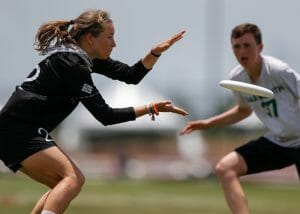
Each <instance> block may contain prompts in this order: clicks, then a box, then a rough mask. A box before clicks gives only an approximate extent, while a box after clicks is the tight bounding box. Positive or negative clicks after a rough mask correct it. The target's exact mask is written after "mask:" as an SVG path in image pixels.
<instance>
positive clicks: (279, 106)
mask: <svg viewBox="0 0 300 214" xmlns="http://www.w3.org/2000/svg"><path fill="white" fill-rule="evenodd" d="M262 59H263V63H262V68H261V74H260V77H259V80H258V82H256V83H255V84H256V85H258V86H262V87H265V88H268V89H270V90H272V91H273V92H274V95H275V96H274V97H273V98H264V97H260V96H256V95H248V94H245V93H240V92H234V94H235V96H236V98H237V102H238V104H239V105H241V106H249V107H250V108H251V109H252V110H253V111H254V112H255V114H256V115H257V117H258V118H259V119H260V120H261V121H262V122H263V123H264V125H265V126H266V127H267V129H268V131H267V133H266V134H265V135H264V137H266V138H267V139H269V140H271V141H272V142H274V143H276V144H278V145H281V146H284V147H300V107H299V97H300V74H299V73H297V72H296V71H294V70H293V69H292V68H290V67H289V66H288V65H287V64H286V63H284V62H282V61H280V60H279V59H276V58H274V57H270V56H262ZM230 79H232V80H236V81H242V82H246V83H252V82H251V80H250V78H249V76H248V74H247V72H246V70H245V69H244V68H243V67H242V66H240V65H239V66H237V67H236V68H234V69H233V70H232V71H231V72H230ZM252 84H253V83H252Z"/></svg>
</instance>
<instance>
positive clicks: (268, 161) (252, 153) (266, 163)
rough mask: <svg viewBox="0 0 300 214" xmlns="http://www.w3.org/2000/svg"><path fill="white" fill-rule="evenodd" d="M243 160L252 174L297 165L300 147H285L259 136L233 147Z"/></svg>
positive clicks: (299, 160) (299, 159) (248, 172)
mask: <svg viewBox="0 0 300 214" xmlns="http://www.w3.org/2000/svg"><path fill="white" fill-rule="evenodd" d="M235 151H236V152H237V153H239V154H240V155H241V156H242V157H243V158H244V160H245V162H246V164H247V167H248V170H247V173H246V174H253V173H258V172H264V171H269V170H275V169H282V168H284V167H287V166H290V165H292V164H296V165H299V162H300V148H286V147H282V146H279V145H277V144H275V143H272V142H271V141H270V140H268V139H266V138H264V137H261V138H258V139H256V140H253V141H250V142H249V143H247V144H245V145H242V146H240V147H238V148H236V149H235Z"/></svg>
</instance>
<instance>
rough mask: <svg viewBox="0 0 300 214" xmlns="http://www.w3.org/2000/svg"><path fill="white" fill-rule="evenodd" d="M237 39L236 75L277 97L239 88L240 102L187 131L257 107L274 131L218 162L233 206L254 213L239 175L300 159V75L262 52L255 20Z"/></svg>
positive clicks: (235, 118) (237, 31) (235, 33)
mask: <svg viewBox="0 0 300 214" xmlns="http://www.w3.org/2000/svg"><path fill="white" fill-rule="evenodd" d="M231 44H232V49H233V52H234V55H235V57H236V59H237V61H238V62H239V64H240V65H239V66H237V67H236V68H234V69H233V70H232V71H231V73H230V79H232V80H237V81H242V82H246V83H252V84H256V85H259V86H263V87H266V88H269V89H271V90H272V91H273V92H274V94H275V96H274V97H273V98H264V97H260V96H255V95H248V94H244V93H239V92H234V94H235V96H236V98H237V99H236V100H237V102H236V105H235V106H234V107H233V108H231V109H229V110H227V111H225V112H223V113H221V114H219V115H216V116H213V117H211V118H208V119H203V120H196V121H191V122H189V123H188V124H187V125H186V126H185V127H184V128H183V129H182V130H181V134H188V133H191V132H192V131H194V130H199V129H208V128H211V127H215V126H220V125H229V124H234V123H237V122H239V121H241V120H243V119H245V118H246V117H248V116H249V115H250V114H251V113H252V112H254V113H255V114H256V115H257V116H258V118H259V119H260V120H261V121H262V122H263V123H264V125H265V126H266V127H267V129H268V131H267V132H266V133H265V134H264V136H262V137H260V138H258V139H256V140H252V141H250V142H248V143H247V144H245V145H243V146H241V147H239V148H236V149H235V150H234V151H232V152H230V153H229V154H227V155H226V156H225V157H223V158H222V159H221V160H220V161H219V163H218V164H217V166H216V173H217V175H218V177H219V179H220V182H221V184H222V188H223V191H224V195H225V198H226V201H227V204H228V206H229V208H230V209H231V211H232V213H235V214H247V213H249V210H248V205H247V200H246V196H245V193H244V191H243V189H242V187H241V184H240V180H239V177H240V176H243V175H248V174H253V173H259V172H263V171H269V170H274V169H281V168H283V167H287V166H290V165H292V164H296V165H299V164H297V163H298V162H299V160H298V159H300V125H299V121H300V108H299V103H298V101H299V94H300V75H299V74H298V73H296V72H295V71H294V70H293V69H292V68H290V67H289V66H288V65H287V64H286V63H284V62H282V61H280V60H279V59H276V58H274V57H269V56H264V55H262V54H261V51H262V49H263V44H262V38H261V32H260V30H259V28H258V27H257V26H256V25H254V24H249V23H244V24H241V25H238V26H236V27H235V28H234V29H233V30H232V33H231Z"/></svg>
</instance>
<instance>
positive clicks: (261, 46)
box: [259, 43, 264, 52]
mask: <svg viewBox="0 0 300 214" xmlns="http://www.w3.org/2000/svg"><path fill="white" fill-rule="evenodd" d="M259 49H260V52H262V50H263V49H264V44H263V43H260V47H259Z"/></svg>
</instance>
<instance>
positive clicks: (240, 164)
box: [216, 151, 249, 214]
mask: <svg viewBox="0 0 300 214" xmlns="http://www.w3.org/2000/svg"><path fill="white" fill-rule="evenodd" d="M246 172H247V165H246V163H245V161H244V159H243V158H242V157H241V156H240V155H239V154H238V153H237V152H235V151H234V152H231V153H229V154H228V155H226V156H225V157H223V158H222V159H221V161H220V162H219V163H218V164H217V166H216V174H217V175H218V177H219V179H220V182H221V185H222V188H223V192H224V196H225V199H226V202H227V204H228V206H229V208H230V209H231V211H232V213H233V214H248V213H249V210H248V205H247V199H246V196H245V193H244V191H243V188H242V186H241V183H240V180H239V176H241V175H245V173H246Z"/></svg>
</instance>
